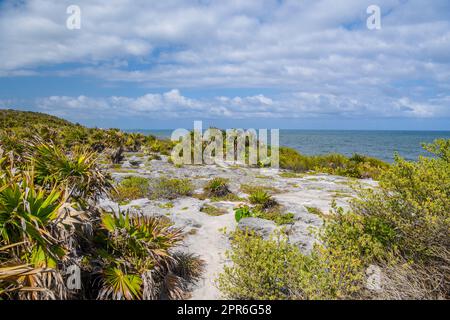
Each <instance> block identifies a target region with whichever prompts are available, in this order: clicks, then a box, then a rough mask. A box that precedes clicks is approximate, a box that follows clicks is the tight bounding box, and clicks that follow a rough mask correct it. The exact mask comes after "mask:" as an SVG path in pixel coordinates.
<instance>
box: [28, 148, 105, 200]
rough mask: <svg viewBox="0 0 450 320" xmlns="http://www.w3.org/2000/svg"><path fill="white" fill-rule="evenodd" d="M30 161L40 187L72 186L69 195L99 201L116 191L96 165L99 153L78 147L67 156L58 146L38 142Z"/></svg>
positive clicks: (31, 151)
mask: <svg viewBox="0 0 450 320" xmlns="http://www.w3.org/2000/svg"><path fill="white" fill-rule="evenodd" d="M28 158H29V160H30V161H31V162H34V165H35V168H36V181H37V182H38V183H39V184H42V185H46V184H54V183H65V184H67V185H68V186H70V192H69V195H70V196H71V197H74V198H76V199H78V200H82V199H94V200H96V199H98V197H99V196H100V195H101V194H104V193H107V192H108V191H109V190H111V189H112V188H113V187H112V183H111V181H110V178H109V176H108V175H106V174H105V173H103V172H102V171H101V170H100V169H99V168H98V166H97V164H96V161H97V154H96V153H95V152H92V151H89V150H88V148H87V147H76V148H74V150H73V151H72V152H71V153H69V154H67V153H65V152H63V151H62V150H61V149H60V148H58V147H56V146H55V145H54V144H50V143H46V142H43V141H42V140H36V141H35V142H33V143H31V144H30V154H29V156H28Z"/></svg>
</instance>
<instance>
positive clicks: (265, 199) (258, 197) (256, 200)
mask: <svg viewBox="0 0 450 320" xmlns="http://www.w3.org/2000/svg"><path fill="white" fill-rule="evenodd" d="M249 200H250V203H251V204H255V205H257V206H258V209H260V210H267V209H269V208H272V207H274V206H276V205H277V204H278V203H277V202H276V201H275V200H274V199H273V198H272V196H271V195H270V194H268V193H267V192H266V191H264V190H256V191H255V192H253V193H252V194H251V195H250V197H249Z"/></svg>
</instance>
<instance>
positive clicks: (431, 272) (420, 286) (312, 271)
mask: <svg viewBox="0 0 450 320" xmlns="http://www.w3.org/2000/svg"><path fill="white" fill-rule="evenodd" d="M425 148H426V149H427V150H429V151H431V152H432V153H433V154H434V157H431V158H427V157H420V158H419V159H418V161H417V162H408V161H405V160H403V159H401V158H400V157H398V156H397V157H396V158H395V164H394V165H393V166H391V167H390V168H389V169H388V170H386V171H385V172H384V173H382V174H381V176H380V184H379V188H377V189H375V190H373V189H363V190H359V199H356V200H354V201H353V202H352V203H351V209H352V211H350V212H346V213H344V212H343V210H342V209H340V208H336V207H335V208H334V215H330V218H329V219H328V220H326V223H325V227H324V228H323V229H322V231H321V232H320V233H319V234H318V237H319V239H320V243H317V244H316V245H315V246H314V248H313V250H312V252H311V254H310V255H304V254H302V253H301V252H299V250H298V249H297V248H296V247H294V246H292V245H289V244H288V243H287V242H286V241H285V240H284V239H279V238H278V239H271V240H268V241H267V240H266V241H265V240H262V239H260V238H258V237H254V236H252V235H249V234H242V233H241V234H239V233H237V234H236V235H235V236H234V237H233V239H232V251H231V253H230V259H231V260H232V262H233V265H231V266H227V267H226V268H225V269H224V272H223V273H222V274H221V275H220V278H219V280H220V281H219V284H220V288H221V290H222V291H223V292H224V294H225V295H226V296H227V297H230V298H235V299H360V298H384V299H394V298H395V299H411V298H414V299H448V298H449V292H450V291H449V289H450V288H449V283H450V273H449V272H448V271H449V269H450V267H449V266H450V265H449V262H450V256H449V250H448V248H449V247H450V237H449V236H448V230H450V216H449V212H450V162H449V159H450V157H449V155H450V142H449V141H448V140H438V141H435V143H433V144H431V145H426V146H425ZM352 161H355V162H358V161H360V159H358V157H356V158H354V159H353V160H352ZM249 212H250V213H251V211H249ZM373 265H375V266H378V267H379V268H380V270H381V276H382V277H381V279H382V281H381V283H380V285H381V287H380V290H379V291H369V290H368V289H366V286H365V284H366V280H367V275H366V270H367V269H368V267H369V266H373Z"/></svg>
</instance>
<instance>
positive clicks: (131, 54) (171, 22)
mask: <svg viewBox="0 0 450 320" xmlns="http://www.w3.org/2000/svg"><path fill="white" fill-rule="evenodd" d="M376 2H377V4H378V5H379V6H380V7H381V10H382V14H383V17H382V29H381V30H377V31H370V30H368V29H367V28H366V18H367V13H366V8H367V7H368V5H370V4H372V3H373V1H372V0H370V1H369V0H347V1H335V0H286V1H277V0H265V1H258V0H249V1H235V0H233V1H209V0H202V1H177V0H173V1H144V0H138V1H131V0H109V1H100V0H89V1H88V0H78V1H77V4H78V5H79V6H80V7H81V12H82V16H81V17H82V20H81V21H82V24H81V29H80V30H68V29H67V28H66V27H65V20H66V18H67V14H66V8H67V6H68V5H70V4H73V1H68V0H61V1H57V2H55V1H50V0H29V1H10V2H3V3H2V4H0V77H21V76H57V77H71V76H83V77H87V78H94V79H100V80H101V81H104V82H107V83H114V84H117V85H120V84H123V83H127V84H129V83H132V84H136V85H139V86H141V87H147V88H149V89H155V88H180V89H181V90H182V89H204V88H209V89H211V90H214V89H223V88H231V89H234V88H251V89H258V90H259V91H260V93H261V94H255V95H254V96H243V97H233V96H221V97H217V98H214V99H211V98H210V99H201V98H199V99H190V98H187V97H185V96H183V95H181V94H180V92H179V91H177V90H172V91H167V92H166V93H164V94H147V95H143V96H140V97H104V98H92V97H91V98H89V97H85V96H78V97H64V96H55V97H47V98H42V99H40V100H39V101H35V102H34V103H35V105H37V106H39V108H41V109H43V110H46V109H48V108H50V109H52V110H55V109H57V108H58V106H57V104H58V103H59V106H60V108H61V110H60V111H59V112H60V113H64V112H69V111H68V110H72V109H73V108H78V109H82V110H83V115H84V116H87V115H86V114H89V112H90V110H91V109H95V110H108V112H110V113H109V116H111V115H115V114H116V112H122V111H123V110H124V109H126V110H127V112H129V113H131V114H140V113H145V112H156V111H157V112H158V115H160V116H167V117H183V116H185V115H186V114H190V115H208V116H211V117H212V116H227V117H244V118H245V117H255V116H270V117H273V116H277V117H286V116H289V115H290V114H292V116H293V117H300V116H305V115H309V116H320V115H329V114H337V115H341V116H358V115H367V114H378V115H379V116H405V117H438V116H442V115H443V114H448V113H449V111H448V109H449V108H450V106H449V103H448V101H447V100H445V99H444V98H442V97H443V96H448V94H447V93H448V92H449V90H450V87H449V83H450V56H449V54H448V53H449V52H450V2H449V1H448V0H436V1H433V2H428V1H420V0H409V1H404V0H378V1H376ZM267 88H270V89H272V90H276V91H277V92H279V93H277V94H276V95H272V96H271V95H269V94H267V93H266V89H267ZM149 91H151V90H149ZM88 106H89V107H88ZM83 108H84V109H83ZM283 112H284V113H283ZM84 113H86V114H84Z"/></svg>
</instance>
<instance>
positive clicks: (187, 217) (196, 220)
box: [100, 155, 376, 299]
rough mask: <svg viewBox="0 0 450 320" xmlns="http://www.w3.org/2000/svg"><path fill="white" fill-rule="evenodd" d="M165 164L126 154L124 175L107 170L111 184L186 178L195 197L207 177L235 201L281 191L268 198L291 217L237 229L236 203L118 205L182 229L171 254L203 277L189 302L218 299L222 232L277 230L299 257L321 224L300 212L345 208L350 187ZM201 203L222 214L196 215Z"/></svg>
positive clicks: (313, 177) (325, 178)
mask: <svg viewBox="0 0 450 320" xmlns="http://www.w3.org/2000/svg"><path fill="white" fill-rule="evenodd" d="M130 158H131V159H132V160H134V159H138V160H139V161H141V164H145V165H144V166H142V165H140V166H139V167H137V168H136V167H132V166H131V164H130V163H129V160H130ZM167 160H168V159H167V157H166V156H161V160H156V159H153V160H148V157H147V156H144V157H135V156H133V155H128V158H127V159H125V162H124V163H123V165H122V169H126V170H122V171H125V172H121V171H120V170H117V171H114V169H112V170H111V174H112V176H113V178H114V179H115V180H117V181H119V180H121V179H123V178H124V177H126V176H130V175H135V176H141V177H145V178H148V179H155V178H159V177H162V176H167V177H170V178H188V179H189V180H191V182H192V183H193V185H194V189H195V192H194V193H197V194H200V193H202V192H203V187H204V185H205V184H206V183H207V182H208V181H209V180H210V179H211V178H214V177H223V178H227V179H228V180H229V185H230V190H231V191H232V192H233V193H235V194H237V195H238V196H239V197H241V198H246V197H247V196H248V195H246V194H244V193H242V192H241V191H240V186H241V184H250V185H256V186H265V187H269V188H277V189H279V190H280V191H281V192H280V193H277V194H275V195H274V198H275V199H276V200H277V201H278V202H279V203H280V204H281V205H282V207H283V208H284V209H283V211H284V212H285V213H293V214H294V223H293V224H291V225H285V226H277V225H276V224H275V223H274V222H272V221H269V220H264V219H259V218H244V219H242V220H241V221H240V222H239V224H237V223H236V221H235V219H234V211H233V209H234V208H235V207H237V206H238V205H239V204H240V203H239V202H229V201H219V202H212V201H211V200H210V199H205V200H199V199H197V198H195V197H183V198H179V199H176V200H173V201H167V200H149V199H137V200H133V201H131V202H130V203H128V204H127V205H123V206H120V209H121V210H130V212H139V213H140V214H145V215H156V216H165V217H168V218H170V219H171V220H172V221H173V223H174V225H175V226H176V227H179V228H183V230H184V231H185V232H186V233H187V235H186V238H185V240H184V242H183V243H182V244H181V245H180V246H179V248H176V249H177V250H183V251H186V252H191V253H195V254H197V255H199V256H200V258H202V259H203V260H204V261H205V272H204V274H203V278H202V279H201V280H200V281H199V282H198V283H197V284H196V285H194V286H193V288H192V289H193V291H192V298H193V299H219V298H221V296H220V292H219V290H218V289H217V287H216V285H215V280H216V279H217V276H218V274H219V273H220V272H221V271H222V269H223V266H224V265H225V264H227V263H229V261H227V260H226V258H225V252H226V251H227V250H228V249H229V248H230V244H229V235H227V234H225V233H224V231H225V230H226V231H227V232H230V231H233V230H235V229H236V228H237V227H239V228H241V229H242V228H250V229H252V230H255V232H257V233H259V234H261V235H262V236H263V237H264V238H268V237H269V236H270V234H271V233H272V232H273V231H274V230H277V229H283V230H284V231H285V232H286V235H287V236H288V239H289V242H290V243H293V244H295V245H297V246H298V247H299V248H300V250H302V252H304V253H308V252H310V251H311V249H312V247H313V245H314V243H315V242H316V241H317V240H316V239H315V237H314V234H313V233H312V232H311V231H312V230H314V229H317V228H320V227H321V226H322V225H323V221H322V219H321V217H319V216H317V215H315V214H312V213H310V212H308V210H307V208H306V207H314V208H318V209H320V210H321V211H322V212H323V213H324V214H329V211H330V208H331V202H332V201H333V200H335V201H336V203H337V204H338V205H339V206H342V207H344V208H348V200H349V199H351V198H352V197H353V196H354V192H353V191H352V189H351V188H350V184H352V183H355V180H351V179H347V178H344V177H338V176H332V175H327V174H304V175H299V176H298V177H294V178H286V177H281V176H280V173H282V171H278V170H272V169H260V168H248V167H235V166H232V165H230V164H228V163H222V164H221V165H204V166H182V167H180V168H177V167H175V166H173V165H172V164H170V163H169V162H168V161H167ZM356 182H357V183H358V184H361V185H362V186H366V187H374V186H376V182H374V181H372V180H357V181H356ZM169 203H170V204H169ZM205 203H208V204H210V205H214V206H216V207H218V208H221V209H224V210H225V211H226V213H225V214H223V215H220V216H209V215H207V214H206V213H203V212H201V211H200V209H201V208H202V206H203V205H204V204H205ZM168 204H169V205H168ZM100 206H101V207H102V208H104V209H105V210H114V209H117V208H118V207H119V205H118V204H117V203H115V202H114V201H111V200H109V199H102V200H101V201H100ZM171 206H172V207H171Z"/></svg>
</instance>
